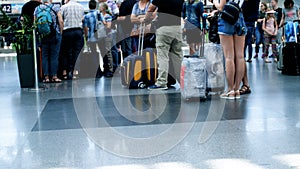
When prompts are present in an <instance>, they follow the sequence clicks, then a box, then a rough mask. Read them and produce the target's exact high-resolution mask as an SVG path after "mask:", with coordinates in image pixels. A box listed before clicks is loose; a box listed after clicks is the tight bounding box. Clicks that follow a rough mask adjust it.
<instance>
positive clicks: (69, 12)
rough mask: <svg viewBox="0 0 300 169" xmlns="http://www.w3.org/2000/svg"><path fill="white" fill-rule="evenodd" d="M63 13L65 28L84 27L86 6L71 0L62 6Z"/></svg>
mask: <svg viewBox="0 0 300 169" xmlns="http://www.w3.org/2000/svg"><path fill="white" fill-rule="evenodd" d="M61 14H62V18H63V21H64V30H66V29H70V28H82V19H83V16H84V8H83V6H82V5H80V4H79V3H77V2H75V1H74V0H70V1H69V2H68V3H67V4H65V5H63V6H62V7H61Z"/></svg>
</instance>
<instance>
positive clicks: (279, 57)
mask: <svg viewBox="0 0 300 169" xmlns="http://www.w3.org/2000/svg"><path fill="white" fill-rule="evenodd" d="M277 50H278V61H277V69H278V70H282V68H283V56H282V44H278V46H277Z"/></svg>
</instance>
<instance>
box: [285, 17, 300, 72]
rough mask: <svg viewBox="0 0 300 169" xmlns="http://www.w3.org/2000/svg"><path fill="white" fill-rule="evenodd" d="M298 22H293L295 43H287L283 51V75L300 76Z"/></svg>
mask: <svg viewBox="0 0 300 169" xmlns="http://www.w3.org/2000/svg"><path fill="white" fill-rule="evenodd" d="M298 22H299V20H295V21H294V22H293V27H294V32H295V33H294V36H295V37H294V39H295V41H294V42H285V44H284V46H283V49H282V57H283V68H282V74H286V75H300V44H299V43H298V38H297V33H298V31H297V30H298ZM289 39H291V37H289Z"/></svg>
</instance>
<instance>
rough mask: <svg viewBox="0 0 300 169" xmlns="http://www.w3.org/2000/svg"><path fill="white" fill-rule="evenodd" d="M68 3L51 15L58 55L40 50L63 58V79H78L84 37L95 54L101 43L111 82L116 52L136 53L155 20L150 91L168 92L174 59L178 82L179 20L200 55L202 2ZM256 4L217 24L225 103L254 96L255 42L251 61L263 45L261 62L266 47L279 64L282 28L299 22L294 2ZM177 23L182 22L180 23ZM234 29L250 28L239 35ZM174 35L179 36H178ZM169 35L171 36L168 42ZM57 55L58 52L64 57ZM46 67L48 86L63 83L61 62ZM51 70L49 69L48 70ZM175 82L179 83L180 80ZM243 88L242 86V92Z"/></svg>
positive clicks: (126, 0) (218, 4) (104, 0)
mask: <svg viewBox="0 0 300 169" xmlns="http://www.w3.org/2000/svg"><path fill="white" fill-rule="evenodd" d="M32 1H39V0H32ZM42 2H43V4H47V3H50V2H51V0H42ZM64 2H65V4H64V5H62V6H61V7H60V8H59V7H55V8H56V13H54V14H56V16H55V15H53V17H57V18H58V23H59V25H60V26H58V27H57V36H56V38H54V39H55V40H54V41H53V43H56V47H55V48H56V49H57V50H55V52H52V51H53V48H52V50H51V51H49V50H48V51H49V52H50V53H47V48H45V49H44V47H42V49H43V58H47V57H49V56H51V55H55V57H53V58H52V59H57V58H58V57H59V56H60V57H61V58H62V63H63V64H62V65H63V66H62V67H63V70H62V75H63V76H62V77H63V79H70V78H74V77H76V74H77V72H76V70H74V65H75V61H76V60H77V57H78V55H79V53H80V51H81V49H82V48H83V46H84V38H86V40H87V44H88V45H89V46H90V47H91V49H92V50H93V51H96V44H98V46H99V48H100V51H101V54H102V56H104V75H105V76H106V77H112V76H113V73H114V71H115V69H116V68H117V67H118V64H119V62H120V61H119V56H118V50H120V49H122V51H123V54H124V56H125V57H126V56H129V55H130V54H132V53H134V52H136V51H137V45H138V44H137V41H138V39H137V35H136V34H133V33H134V32H138V31H139V30H138V28H139V25H140V24H141V23H150V22H151V20H153V19H155V18H156V17H158V18H159V19H158V21H159V24H158V25H160V26H158V29H157V30H156V32H155V37H156V43H155V47H156V49H157V56H158V63H159V74H158V78H157V82H156V84H155V85H154V86H150V87H149V89H167V87H166V84H167V78H166V76H167V74H168V65H169V64H168V62H170V60H172V59H174V60H176V61H174V62H173V63H177V66H175V69H176V70H175V72H177V73H176V75H175V77H177V74H178V77H179V71H178V69H180V63H181V60H182V56H181V55H182V54H181V46H182V28H181V19H183V20H184V23H185V26H184V28H185V29H184V31H186V35H187V36H188V37H187V42H188V44H189V47H190V54H194V53H196V50H197V49H198V48H199V43H200V36H198V35H200V34H202V33H203V31H201V29H205V28H206V21H205V18H204V17H203V12H204V10H203V3H202V2H201V1H199V2H195V0H188V1H187V2H184V1H183V0H182V1H174V2H173V1H168V2H162V1H159V0H140V1H137V0H124V1H122V2H120V1H117V2H115V1H112V0H98V1H95V0H90V2H89V8H90V11H89V12H88V13H86V14H85V11H84V8H83V6H82V5H80V4H79V3H77V2H76V0H64ZM211 2H212V3H213V4H214V6H215V7H216V9H217V11H222V9H223V8H224V5H225V4H226V3H227V2H228V1H227V0H220V1H218V0H211ZM255 2H256V3H252V4H251V2H250V1H249V0H244V3H243V6H242V8H243V10H242V11H241V12H240V15H239V19H238V21H237V23H236V24H235V25H231V24H229V23H228V22H226V21H225V20H223V19H222V18H219V20H218V34H219V37H220V42H221V44H222V47H223V51H224V55H225V64H226V80H227V84H228V86H227V90H226V92H225V93H223V94H222V95H221V98H226V99H237V98H240V95H241V94H247V93H250V92H251V89H250V85H249V81H248V78H247V71H246V70H247V69H246V66H247V65H246V62H245V61H247V62H251V61H252V42H253V39H255V55H254V56H253V58H258V54H259V46H260V45H261V44H262V45H263V47H262V53H263V54H262V58H264V61H265V62H266V63H270V62H271V61H270V60H269V53H268V51H269V50H268V48H269V46H270V44H271V45H272V55H273V58H274V62H277V57H278V49H277V44H278V43H281V39H282V33H281V32H282V28H283V27H285V30H286V31H285V32H287V30H288V29H290V25H289V22H291V21H293V20H295V19H298V18H299V9H298V7H296V6H295V5H294V1H293V0H285V1H284V9H282V8H279V7H278V0H272V1H271V5H270V6H268V5H267V4H266V3H264V2H260V0H257V1H255ZM171 4H174V5H176V7H177V8H178V9H180V10H178V11H179V12H180V14H179V13H178V11H173V10H170V9H169V8H168V7H169V6H170V5H171ZM35 5H37V4H35ZM98 6H100V12H99V9H97V8H98ZM250 6H251V7H250ZM250 9H251V10H250ZM252 9H253V10H252ZM253 11H257V12H253ZM99 13H100V17H99V15H98V14H99ZM162 13H167V14H171V15H173V16H175V17H177V18H167V16H164V15H162ZM213 13H214V12H212V14H213ZM168 16H169V15H168ZM99 18H100V20H101V21H103V23H104V25H105V26H106V30H107V34H108V35H109V36H107V37H106V38H104V39H101V40H98V39H97V38H96V37H95V35H94V31H93V30H94V29H95V28H94V27H95V26H96V25H95V24H96V22H95V19H99ZM178 18H181V19H180V20H178ZM54 20H56V19H54ZM114 20H116V23H118V26H117V29H116V27H115V25H114V24H113V21H114ZM172 20H174V21H172ZM201 22H202V23H201ZM236 25H239V26H240V27H243V28H246V29H243V31H242V32H238V31H239V30H237V26H236ZM177 28H180V29H177ZM289 31H293V30H289ZM116 32H117V33H116ZM174 32H176V35H175V34H174ZM117 34H118V36H117ZM165 35H168V36H165ZM171 35H172V37H171V38H170V36H171ZM173 35H174V36H173ZM193 35H197V36H193ZM179 36H180V37H179ZM286 38H290V37H286ZM60 39H61V40H60ZM75 39H76V40H75ZM168 40H169V41H168ZM288 40H290V39H288ZM50 42H51V41H49V40H47V43H45V42H43V41H42V46H43V44H44V46H49V45H50V44H49V43H50ZM118 48H120V49H118ZM44 50H45V51H44ZM179 50H180V52H179ZM57 51H60V53H58V52H57ZM247 51H248V52H247ZM246 53H248V59H246V55H247V54H246ZM170 54H171V55H170ZM172 54H173V55H174V56H172ZM175 58H177V59H175ZM45 62H48V63H44V61H43V70H44V76H45V81H47V77H48V79H49V78H50V77H52V81H54V82H60V81H61V80H60V79H58V77H57V66H58V64H57V62H56V61H54V62H52V61H50V60H47V61H45ZM46 64H48V65H46ZM44 65H45V66H44ZM49 65H50V66H49ZM47 68H48V70H46V69H47ZM49 70H50V71H49ZM177 80H178V81H179V78H177ZM48 81H50V80H48ZM241 83H242V85H241ZM240 86H242V87H241V88H240Z"/></svg>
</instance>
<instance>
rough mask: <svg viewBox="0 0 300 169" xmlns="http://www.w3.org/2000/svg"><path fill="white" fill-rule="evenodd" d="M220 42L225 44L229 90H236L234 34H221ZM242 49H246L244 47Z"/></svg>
mask: <svg viewBox="0 0 300 169" xmlns="http://www.w3.org/2000/svg"><path fill="white" fill-rule="evenodd" d="M220 42H221V44H222V46H223V52H224V55H225V64H226V80H227V84H228V89H227V90H228V91H231V90H234V89H235V86H234V83H235V82H234V78H235V63H234V62H235V61H234V40H233V36H225V35H220ZM241 49H244V47H242V48H241Z"/></svg>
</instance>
